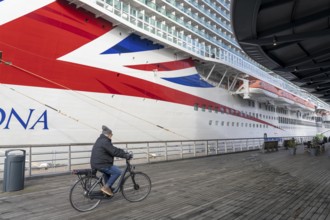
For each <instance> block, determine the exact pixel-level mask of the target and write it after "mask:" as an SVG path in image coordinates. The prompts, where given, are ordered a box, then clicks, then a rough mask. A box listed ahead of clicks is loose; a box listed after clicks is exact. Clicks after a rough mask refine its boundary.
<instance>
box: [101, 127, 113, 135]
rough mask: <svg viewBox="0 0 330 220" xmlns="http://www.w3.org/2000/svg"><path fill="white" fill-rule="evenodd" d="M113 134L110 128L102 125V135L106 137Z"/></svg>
mask: <svg viewBox="0 0 330 220" xmlns="http://www.w3.org/2000/svg"><path fill="white" fill-rule="evenodd" d="M111 133H112V131H111V129H110V128H108V127H107V126H105V125H102V134H104V135H109V134H111Z"/></svg>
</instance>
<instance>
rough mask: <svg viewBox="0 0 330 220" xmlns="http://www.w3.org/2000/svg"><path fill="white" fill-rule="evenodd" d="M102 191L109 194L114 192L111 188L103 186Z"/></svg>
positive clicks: (111, 194)
mask: <svg viewBox="0 0 330 220" xmlns="http://www.w3.org/2000/svg"><path fill="white" fill-rule="evenodd" d="M101 191H102V192H103V193H105V194H107V195H108V196H113V192H112V191H111V189H110V188H109V187H106V186H102V188H101Z"/></svg>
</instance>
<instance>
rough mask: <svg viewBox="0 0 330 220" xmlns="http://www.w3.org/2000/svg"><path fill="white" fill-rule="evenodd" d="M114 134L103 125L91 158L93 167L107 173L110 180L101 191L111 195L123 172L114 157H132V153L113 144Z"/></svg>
mask: <svg viewBox="0 0 330 220" xmlns="http://www.w3.org/2000/svg"><path fill="white" fill-rule="evenodd" d="M112 135H113V134H112V131H111V130H110V129H109V128H108V127H107V126H105V125H103V126H102V134H101V135H100V137H99V138H98V139H97V140H96V142H95V144H94V146H93V149H92V155H91V160H90V163H91V167H92V169H97V170H99V171H101V172H102V173H104V174H106V175H107V177H108V180H107V182H106V183H105V185H104V186H103V187H102V188H101V191H102V192H103V193H105V194H107V195H109V196H112V195H113V192H112V190H111V186H112V185H113V184H114V182H115V181H116V180H117V178H118V177H119V176H120V175H121V173H122V171H121V170H120V169H119V168H118V167H117V166H115V165H113V162H114V157H120V158H126V159H130V158H131V155H130V154H128V153H126V152H125V151H124V150H122V149H120V148H117V147H115V146H113V145H112V142H111V137H112Z"/></svg>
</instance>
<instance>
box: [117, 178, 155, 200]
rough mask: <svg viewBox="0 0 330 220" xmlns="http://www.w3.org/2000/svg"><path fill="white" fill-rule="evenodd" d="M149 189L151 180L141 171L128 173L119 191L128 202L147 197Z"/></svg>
mask: <svg viewBox="0 0 330 220" xmlns="http://www.w3.org/2000/svg"><path fill="white" fill-rule="evenodd" d="M150 191H151V180H150V178H149V177H148V176H147V175H146V174H144V173H141V172H136V173H131V174H130V175H128V176H127V177H126V178H125V180H124V183H123V185H122V186H121V193H122V194H123V196H124V198H125V199H126V200H127V201H130V202H139V201H141V200H143V199H145V198H147V196H148V195H149V193H150Z"/></svg>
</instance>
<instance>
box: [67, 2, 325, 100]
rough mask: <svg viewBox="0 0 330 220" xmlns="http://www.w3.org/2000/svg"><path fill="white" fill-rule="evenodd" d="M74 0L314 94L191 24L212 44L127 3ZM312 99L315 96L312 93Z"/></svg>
mask: <svg viewBox="0 0 330 220" xmlns="http://www.w3.org/2000/svg"><path fill="white" fill-rule="evenodd" d="M76 1H80V2H82V3H84V4H82V7H91V8H93V9H94V10H97V11H98V13H99V14H98V15H97V16H104V15H107V16H109V19H110V20H113V19H115V20H116V21H118V22H120V23H122V24H124V25H126V26H127V27H129V28H132V29H134V30H136V31H138V32H139V33H140V34H142V35H148V36H151V37H152V38H154V39H155V41H161V42H164V43H166V44H168V45H170V46H173V47H176V48H178V49H180V50H182V51H185V52H187V53H190V54H191V55H193V56H195V57H199V58H200V59H202V60H207V61H211V62H220V63H222V64H225V65H228V66H231V67H233V68H235V69H237V70H239V71H241V72H243V73H247V74H249V75H251V76H254V77H256V78H259V79H261V80H263V81H267V82H269V83H271V84H273V85H275V86H276V87H279V88H283V89H286V90H288V91H290V92H294V93H295V94H296V95H298V96H301V97H302V98H304V99H309V98H310V97H313V96H312V95H311V94H307V93H304V92H301V89H300V88H299V87H298V86H296V85H293V84H291V83H289V82H287V81H285V80H284V79H282V78H279V77H274V76H272V75H270V74H269V73H268V72H267V71H266V70H264V68H263V67H262V66H260V65H259V64H257V63H256V62H254V61H252V60H251V59H249V58H247V57H245V56H244V55H243V54H242V53H240V52H239V50H237V49H235V48H234V47H231V46H227V45H226V44H224V43H223V42H222V40H217V39H215V38H213V37H210V36H208V35H207V34H206V33H205V32H203V31H201V30H199V29H197V28H195V27H191V28H190V29H189V30H192V31H193V32H194V33H197V34H199V35H200V36H202V38H203V39H206V40H207V41H209V42H210V43H211V44H212V45H213V46H211V45H206V44H205V43H204V42H199V41H198V40H197V39H192V37H191V36H189V35H185V34H183V33H182V32H179V31H177V30H175V29H173V28H172V27H171V26H169V25H167V24H165V23H163V22H159V21H157V20H155V19H154V18H152V17H150V16H147V15H145V14H144V13H141V12H140V10H138V9H137V8H134V7H132V6H131V5H130V4H127V3H125V2H122V1H119V0H75V1H71V2H76ZM141 4H142V3H141ZM145 5H146V7H148V5H147V3H145ZM150 10H154V13H165V14H166V16H168V14H167V13H166V11H162V10H158V9H153V8H150ZM169 16H170V15H169ZM172 20H173V19H172ZM173 22H174V23H175V22H176V23H177V25H182V21H180V20H177V19H175V21H174V20H173ZM180 22H181V23H180ZM188 26H189V24H188V23H187V22H185V23H184V27H188ZM223 37H226V36H223ZM311 99H312V100H315V97H313V98H311ZM318 102H319V103H322V104H323V105H325V106H328V105H327V104H325V103H324V102H323V101H321V100H318Z"/></svg>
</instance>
